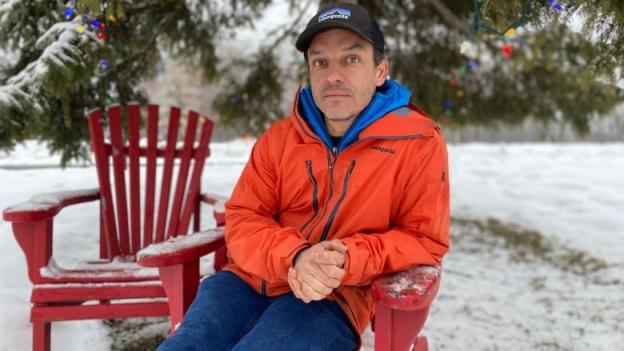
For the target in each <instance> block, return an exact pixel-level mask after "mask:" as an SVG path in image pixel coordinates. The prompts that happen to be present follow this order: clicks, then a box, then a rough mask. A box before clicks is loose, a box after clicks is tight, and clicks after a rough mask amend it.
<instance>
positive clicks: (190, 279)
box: [158, 260, 199, 333]
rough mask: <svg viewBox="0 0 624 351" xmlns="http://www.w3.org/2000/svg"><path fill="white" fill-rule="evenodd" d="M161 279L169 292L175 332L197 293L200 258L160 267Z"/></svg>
mask: <svg viewBox="0 0 624 351" xmlns="http://www.w3.org/2000/svg"><path fill="white" fill-rule="evenodd" d="M158 270H159V274H160V280H161V281H162V284H163V288H164V289H165V292H166V293H167V301H168V302H169V316H170V318H171V320H170V322H171V330H170V332H171V333H173V332H174V331H175V329H176V328H177V327H178V324H179V323H180V322H182V319H183V318H184V314H185V313H186V310H187V309H188V308H189V306H191V303H192V302H193V300H194V299H195V295H196V294H197V286H198V284H199V260H194V261H191V262H187V263H182V264H177V265H173V266H165V267H160V268H158Z"/></svg>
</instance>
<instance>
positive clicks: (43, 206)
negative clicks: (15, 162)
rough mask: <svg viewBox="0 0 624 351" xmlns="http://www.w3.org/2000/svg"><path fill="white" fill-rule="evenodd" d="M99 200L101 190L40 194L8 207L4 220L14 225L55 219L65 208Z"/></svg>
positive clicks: (3, 212)
mask: <svg viewBox="0 0 624 351" xmlns="http://www.w3.org/2000/svg"><path fill="white" fill-rule="evenodd" d="M99 198H100V189H99V188H94V189H84V190H70V191H57V192H51V193H43V194H38V195H34V196H33V197H31V198H30V199H29V200H28V201H26V202H22V203H19V204H15V205H12V206H9V207H7V208H6V209H4V211H2V218H3V219H4V220H5V221H7V222H14V223H25V222H38V221H41V220H44V219H48V218H51V217H54V216H55V215H56V214H57V213H59V211H60V210H61V209H63V208H64V207H67V206H70V205H75V204H78V203H82V202H88V201H94V200H97V199H99Z"/></svg>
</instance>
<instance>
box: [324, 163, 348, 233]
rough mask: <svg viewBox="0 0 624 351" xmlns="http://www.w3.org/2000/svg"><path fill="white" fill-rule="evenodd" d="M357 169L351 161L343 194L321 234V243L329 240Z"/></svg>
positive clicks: (343, 186)
mask: <svg viewBox="0 0 624 351" xmlns="http://www.w3.org/2000/svg"><path fill="white" fill-rule="evenodd" d="M354 167H355V160H352V161H351V165H350V166H349V170H347V174H346V175H345V179H344V182H343V184H342V194H340V198H339V199H338V202H336V205H334V208H333V209H332V211H331V213H330V215H329V218H328V219H327V223H325V227H324V228H323V233H322V234H321V239H320V240H319V241H324V240H325V239H327V234H329V230H330V229H331V226H332V224H333V223H334V219H335V218H336V213H338V209H339V208H340V205H342V201H343V200H344V198H345V197H346V196H347V189H348V187H349V178H350V177H351V173H352V172H353V168H354Z"/></svg>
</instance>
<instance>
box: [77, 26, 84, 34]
mask: <svg viewBox="0 0 624 351" xmlns="http://www.w3.org/2000/svg"><path fill="white" fill-rule="evenodd" d="M76 30H77V31H78V33H82V32H84V30H85V26H84V25H82V24H81V25H79V26H78V28H76Z"/></svg>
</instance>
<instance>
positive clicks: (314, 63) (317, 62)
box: [312, 59, 325, 67]
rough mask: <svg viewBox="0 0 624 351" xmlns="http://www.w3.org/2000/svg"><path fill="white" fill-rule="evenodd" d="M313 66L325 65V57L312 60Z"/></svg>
mask: <svg viewBox="0 0 624 351" xmlns="http://www.w3.org/2000/svg"><path fill="white" fill-rule="evenodd" d="M312 66H314V67H323V66H325V60H323V59H315V60H313V61H312Z"/></svg>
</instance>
